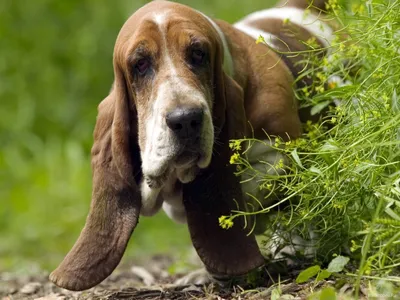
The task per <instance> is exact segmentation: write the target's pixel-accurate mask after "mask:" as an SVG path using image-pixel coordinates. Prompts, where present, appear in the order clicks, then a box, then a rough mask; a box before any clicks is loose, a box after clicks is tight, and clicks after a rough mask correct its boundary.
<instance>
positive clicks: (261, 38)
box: [256, 35, 265, 44]
mask: <svg viewBox="0 0 400 300" xmlns="http://www.w3.org/2000/svg"><path fill="white" fill-rule="evenodd" d="M260 43H264V44H265V39H264V37H263V36H262V35H260V36H259V37H258V39H257V40H256V44H260Z"/></svg>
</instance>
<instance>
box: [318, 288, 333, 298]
mask: <svg viewBox="0 0 400 300" xmlns="http://www.w3.org/2000/svg"><path fill="white" fill-rule="evenodd" d="M319 299H320V300H336V292H335V290H334V289H333V288H331V287H327V288H324V289H323V290H322V291H321V295H320V297H319Z"/></svg>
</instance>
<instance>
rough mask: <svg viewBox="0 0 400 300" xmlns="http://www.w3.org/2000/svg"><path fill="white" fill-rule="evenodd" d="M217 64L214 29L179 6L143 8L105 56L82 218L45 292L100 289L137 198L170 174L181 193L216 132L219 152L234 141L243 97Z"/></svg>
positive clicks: (139, 202)
mask: <svg viewBox="0 0 400 300" xmlns="http://www.w3.org/2000/svg"><path fill="white" fill-rule="evenodd" d="M224 52H225V67H224ZM226 56H229V51H228V49H227V45H226V41H225V40H224V36H223V34H222V33H221V32H220V31H219V29H218V27H217V26H216V25H215V23H213V21H211V20H210V19H208V18H207V17H205V16H204V15H202V14H201V13H199V12H197V11H195V10H192V9H190V8H188V7H186V6H183V5H179V4H174V3H170V2H165V1H155V2H151V3H149V4H147V5H146V6H144V7H142V8H141V9H139V10H138V11H137V12H136V13H135V14H134V15H132V16H131V17H130V18H129V20H128V21H127V22H126V23H125V24H124V26H123V27H122V29H121V31H120V33H119V35H118V38H117V41H116V45H115V49H114V61H113V63H114V75H115V80H114V84H113V87H112V90H111V92H110V95H109V96H108V97H107V98H106V99H104V100H103V101H102V103H101V104H100V105H99V113H98V118H97V123H96V128H95V132H94V145H93V148H92V169H93V194H92V204H91V210H90V213H89V216H88V218H87V221H86V225H85V227H84V229H83V230H82V233H81V235H80V237H79V239H78V241H77V242H76V244H75V245H74V247H73V248H72V250H71V251H70V252H69V253H68V255H67V256H66V257H65V259H64V261H63V262H62V263H61V265H60V266H59V267H58V268H57V269H56V270H55V271H54V272H53V273H52V274H51V275H50V279H51V280H52V281H53V282H55V283H56V284H57V285H59V286H61V287H63V288H67V289H71V290H83V289H87V288H90V287H92V286H94V285H96V284H98V283H99V282H101V281H102V280H103V279H104V278H106V277H107V276H108V275H109V274H110V273H111V272H112V271H113V270H114V268H115V267H116V266H117V265H118V263H119V261H120V259H121V257H122V255H123V253H124V251H125V248H126V245H127V242H128V240H129V238H130V235H131V233H132V231H133V229H134V228H135V226H136V224H137V220H138V215H139V213H140V212H141V210H143V208H142V207H143V206H144V205H143V202H144V199H143V191H141V189H142V190H143V189H155V190H157V189H160V188H161V187H162V185H163V184H164V180H165V178H166V177H168V176H169V174H170V173H172V172H175V175H176V177H177V178H178V179H179V180H180V181H181V182H182V183H187V182H191V181H193V180H194V179H195V178H196V174H197V171H198V169H205V168H208V167H209V166H210V164H212V162H211V161H212V160H213V159H212V155H213V146H214V140H215V138H216V136H218V135H219V134H220V132H221V134H224V137H223V138H222V137H219V139H220V140H221V141H225V142H227V141H228V140H229V139H230V138H234V137H235V136H234V135H235V134H237V133H243V132H244V124H245V122H244V120H245V116H244V109H243V90H242V89H241V88H240V87H239V85H238V84H237V83H236V82H235V81H234V80H232V79H231V78H230V76H228V74H227V71H226V70H230V69H231V68H232V65H229V64H231V61H230V57H226ZM226 63H227V64H226ZM227 99H229V101H227ZM228 103H229V104H228ZM226 144H227V143H226ZM226 146H227V145H226ZM220 152H221V151H220ZM225 153H227V152H226V151H225ZM214 160H215V159H214ZM225 161H226V162H227V161H228V160H225ZM220 177H223V176H220ZM228 188H229V187H228ZM215 213H216V214H218V213H219V212H215ZM217 217H218V215H217V216H216V218H215V220H214V219H213V220H212V222H214V221H215V222H216V224H218V223H217ZM189 221H190V220H189ZM189 223H190V222H189ZM192 223H193V222H192ZM190 224H191V223H190ZM200 226H201V225H200ZM192 227H196V225H194V226H192ZM192 238H193V239H194V237H193V235H192ZM200 243H202V242H200ZM242 248H244V246H243V245H242ZM243 257H244V256H243ZM229 263H232V262H231V261H230V262H229Z"/></svg>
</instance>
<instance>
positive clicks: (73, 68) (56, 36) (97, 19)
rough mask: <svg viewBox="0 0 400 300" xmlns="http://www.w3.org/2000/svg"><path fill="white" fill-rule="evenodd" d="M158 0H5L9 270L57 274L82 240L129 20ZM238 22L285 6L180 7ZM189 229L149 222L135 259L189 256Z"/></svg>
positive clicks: (2, 248)
mask: <svg viewBox="0 0 400 300" xmlns="http://www.w3.org/2000/svg"><path fill="white" fill-rule="evenodd" d="M146 2H148V1H138V0H135V1H134V0H114V1H104V0H102V1H100V0H68V1H61V0H59V1H55V0H37V1H28V0H18V1H16V0H2V1H0V40H1V46H0V99H1V100H0V101H1V102H0V271H4V270H9V271H16V270H18V271H21V270H22V271H24V272H25V271H29V270H32V269H37V267H40V268H44V269H45V270H50V269H51V268H53V267H55V266H56V264H57V263H59V262H60V261H61V259H62V258H63V257H64V255H65V254H66V252H67V251H68V250H69V249H70V247H71V246H72V245H73V243H74V241H75V239H76V238H77V236H78V234H79V232H80V230H81V228H82V226H83V224H84V221H85V218H86V215H87V212H88V209H89V204H90V195H91V170H90V158H89V152H90V147H91V143H92V131H93V127H94V123H95V118H96V112H97V104H98V103H99V102H100V101H101V100H102V99H103V98H104V97H105V96H106V95H107V93H108V91H109V89H110V86H111V83H112V81H113V72H112V52H113V47H114V41H115V39H116V36H117V34H118V31H119V29H120V27H121V26H122V24H123V23H124V21H125V20H126V19H127V17H128V16H129V15H130V14H131V13H133V12H134V11H135V10H136V9H137V8H139V7H140V6H141V5H143V4H145V3H146ZM179 2H182V3H185V4H189V5H191V6H192V7H194V8H197V9H199V10H201V11H203V12H204V13H206V14H208V15H209V16H212V17H216V18H220V19H225V20H227V21H230V22H234V21H236V20H237V19H239V18H241V17H242V16H244V15H245V14H247V13H250V12H252V11H255V10H258V9H262V8H266V7H269V6H271V5H273V4H274V2H275V0H252V1H243V0H229V1H228V0H204V1H189V0H186V1H179ZM189 247H190V242H189V237H188V233H187V229H186V227H185V226H182V225H177V224H174V223H173V222H172V221H171V220H169V219H168V218H167V217H165V216H164V214H163V213H162V212H161V213H159V214H158V215H157V216H155V217H153V218H142V219H141V222H140V225H139V226H138V228H137V229H136V231H135V233H134V235H133V238H132V239H131V243H130V249H128V251H127V252H126V255H125V259H127V258H129V257H135V258H139V257H141V256H143V255H150V254H155V253H163V252H168V253H174V254H175V255H177V256H179V255H180V254H182V253H184V251H186V250H187V249H189Z"/></svg>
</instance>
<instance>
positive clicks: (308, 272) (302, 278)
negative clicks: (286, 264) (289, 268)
mask: <svg viewBox="0 0 400 300" xmlns="http://www.w3.org/2000/svg"><path fill="white" fill-rule="evenodd" d="M319 270H321V268H320V266H312V267H309V268H307V269H305V270H304V271H301V272H300V274H299V275H298V276H297V278H296V283H303V282H306V281H307V280H309V279H310V278H312V277H314V276H315V275H317V274H318V272H319Z"/></svg>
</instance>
